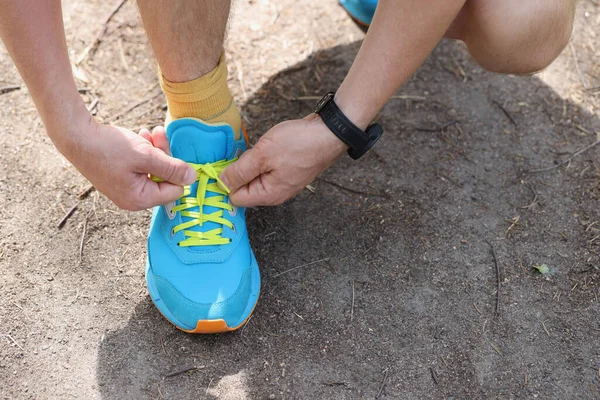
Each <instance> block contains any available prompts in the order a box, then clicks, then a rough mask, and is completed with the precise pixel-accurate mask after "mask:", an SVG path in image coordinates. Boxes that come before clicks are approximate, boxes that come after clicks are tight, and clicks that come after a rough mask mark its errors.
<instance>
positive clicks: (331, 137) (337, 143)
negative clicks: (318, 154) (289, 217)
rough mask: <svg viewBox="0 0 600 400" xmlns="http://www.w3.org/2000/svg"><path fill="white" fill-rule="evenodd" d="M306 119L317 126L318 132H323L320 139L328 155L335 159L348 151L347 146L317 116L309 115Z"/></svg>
mask: <svg viewBox="0 0 600 400" xmlns="http://www.w3.org/2000/svg"><path fill="white" fill-rule="evenodd" d="M306 119H308V120H309V121H311V122H312V123H314V124H316V125H318V131H319V132H323V136H322V139H323V141H324V146H325V148H326V149H329V153H330V154H332V155H333V156H334V157H335V158H337V157H339V156H340V155H342V154H343V153H344V152H346V151H348V145H347V144H346V143H344V142H343V141H342V140H341V139H340V138H338V137H337V136H336V135H335V134H334V133H333V132H331V130H330V129H329V128H328V127H327V125H325V123H324V122H323V120H322V119H321V116H320V115H319V114H315V113H312V114H309V115H308V116H307V117H306Z"/></svg>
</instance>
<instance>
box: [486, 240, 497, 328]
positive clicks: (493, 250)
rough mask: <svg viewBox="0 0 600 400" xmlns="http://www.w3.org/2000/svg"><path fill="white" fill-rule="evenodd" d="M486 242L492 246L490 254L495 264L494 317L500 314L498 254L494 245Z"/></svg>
mask: <svg viewBox="0 0 600 400" xmlns="http://www.w3.org/2000/svg"><path fill="white" fill-rule="evenodd" d="M486 242H487V244H488V245H489V246H490V247H491V248H492V256H494V264H495V265H496V317H499V316H500V265H499V264H498V256H496V249H495V248H494V245H493V244H492V243H491V242H490V241H488V240H486Z"/></svg>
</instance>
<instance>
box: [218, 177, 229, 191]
mask: <svg viewBox="0 0 600 400" xmlns="http://www.w3.org/2000/svg"><path fill="white" fill-rule="evenodd" d="M219 179H221V182H223V185H225V187H224V189H229V182H228V181H227V178H226V177H225V175H221V176H219Z"/></svg>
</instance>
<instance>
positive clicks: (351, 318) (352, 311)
mask: <svg viewBox="0 0 600 400" xmlns="http://www.w3.org/2000/svg"><path fill="white" fill-rule="evenodd" d="M353 320H354V281H352V306H351V308H350V322H352V321H353Z"/></svg>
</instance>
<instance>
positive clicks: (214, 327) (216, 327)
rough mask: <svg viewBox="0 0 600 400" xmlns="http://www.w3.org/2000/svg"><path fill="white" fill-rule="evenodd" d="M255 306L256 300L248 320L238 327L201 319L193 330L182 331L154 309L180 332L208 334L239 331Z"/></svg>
mask: <svg viewBox="0 0 600 400" xmlns="http://www.w3.org/2000/svg"><path fill="white" fill-rule="evenodd" d="M259 297H260V296H259ZM257 304H258V298H257V299H256V303H255V304H254V307H253V308H252V311H250V314H249V315H248V318H246V319H245V320H244V322H242V323H241V324H239V325H238V326H234V327H233V328H230V327H229V326H228V325H227V323H226V322H225V320H224V319H203V320H200V321H198V322H197V323H196V328H195V329H182V328H180V327H178V326H177V325H175V324H174V323H172V322H171V321H169V319H168V318H167V317H165V315H164V314H163V313H162V312H160V310H158V307H157V308H156V309H157V310H158V312H159V313H160V314H161V315H162V316H163V317H165V319H166V320H167V321H169V323H171V325H173V326H174V327H175V328H177V329H179V330H180V331H183V332H185V333H195V334H210V333H224V332H233V331H236V330H238V329H240V328H241V327H242V326H244V325H245V324H246V322H248V320H249V319H250V317H251V316H252V314H253V313H254V309H255V308H256V305H257Z"/></svg>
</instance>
